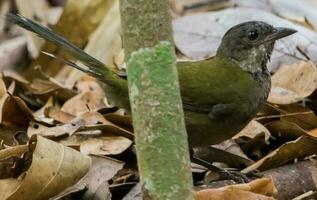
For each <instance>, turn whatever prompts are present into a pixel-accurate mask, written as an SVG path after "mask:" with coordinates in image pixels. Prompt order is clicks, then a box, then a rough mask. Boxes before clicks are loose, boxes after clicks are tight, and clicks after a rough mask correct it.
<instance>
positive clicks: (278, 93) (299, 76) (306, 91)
mask: <svg viewBox="0 0 317 200" xmlns="http://www.w3.org/2000/svg"><path fill="white" fill-rule="evenodd" d="M316 84H317V69H316V66H315V64H314V63H313V62H311V61H308V62H304V61H302V62H299V63H296V64H292V65H282V66H281V67H280V68H279V69H278V70H277V71H276V73H275V74H274V75H273V76H272V88H271V92H270V95H269V98H268V101H269V102H270V103H273V104H282V105H285V104H291V103H295V102H298V101H300V100H302V99H304V98H305V97H308V96H309V95H311V94H312V93H313V92H314V91H315V89H316Z"/></svg>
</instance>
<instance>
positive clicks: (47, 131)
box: [27, 120, 84, 137]
mask: <svg viewBox="0 0 317 200" xmlns="http://www.w3.org/2000/svg"><path fill="white" fill-rule="evenodd" d="M83 125H84V121H82V120H79V121H77V122H73V123H70V124H64V125H57V126H53V127H46V126H44V125H42V124H40V123H37V122H30V126H29V128H28V130H27V134H28V136H29V137H31V136H33V135H41V136H45V137H58V136H63V135H69V136H71V135H73V134H74V133H75V132H76V131H77V130H78V129H79V128H80V127H81V126H83Z"/></svg>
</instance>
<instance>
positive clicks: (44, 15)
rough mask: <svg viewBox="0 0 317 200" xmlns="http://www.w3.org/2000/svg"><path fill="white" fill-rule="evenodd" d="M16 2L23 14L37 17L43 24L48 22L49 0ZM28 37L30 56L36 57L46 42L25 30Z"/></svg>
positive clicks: (18, 0)
mask: <svg viewBox="0 0 317 200" xmlns="http://www.w3.org/2000/svg"><path fill="white" fill-rule="evenodd" d="M15 4H16V6H17V8H18V10H19V13H21V14H22V15H23V16H25V17H28V18H31V19H32V18H33V17H35V16H36V17H37V18H38V19H39V20H41V22H42V23H43V24H45V25H46V24H47V22H48V21H47V19H48V10H49V6H48V2H47V1H45V0H30V1H28V3H26V2H25V1H23V0H15ZM25 34H26V36H27V39H28V49H29V53H30V56H31V57H32V58H36V57H37V56H38V55H39V51H40V49H41V47H42V45H43V44H44V41H43V40H42V39H40V38H39V37H37V36H35V35H34V34H32V33H30V32H25Z"/></svg>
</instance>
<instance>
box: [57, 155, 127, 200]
mask: <svg viewBox="0 0 317 200" xmlns="http://www.w3.org/2000/svg"><path fill="white" fill-rule="evenodd" d="M91 158H92V167H91V168H90V170H89V172H88V173H87V174H86V176H84V177H83V178H82V179H81V180H80V181H79V182H78V183H76V184H75V185H74V186H71V187H70V188H67V189H66V190H65V191H64V192H62V193H61V194H59V195H57V196H56V197H53V198H52V200H59V199H65V198H66V197H67V196H68V195H69V194H71V193H76V192H78V191H82V190H83V189H85V188H86V189H87V190H86V191H85V193H84V194H83V197H82V198H81V199H82V200H98V198H97V197H98V196H99V197H102V198H101V199H105V200H106V199H107V200H108V199H109V200H110V199H111V193H110V191H109V188H108V181H109V180H110V179H111V178H113V176H114V175H115V174H116V173H117V172H118V171H119V170H120V169H122V167H123V165H124V163H123V162H121V161H118V160H115V159H112V158H108V157H99V156H91Z"/></svg>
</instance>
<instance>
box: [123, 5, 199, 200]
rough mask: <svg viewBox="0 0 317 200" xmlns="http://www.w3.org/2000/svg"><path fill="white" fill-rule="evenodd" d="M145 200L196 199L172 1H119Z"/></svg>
mask: <svg viewBox="0 0 317 200" xmlns="http://www.w3.org/2000/svg"><path fill="white" fill-rule="evenodd" d="M120 10H121V19H122V32H123V45H124V49H125V53H126V61H127V65H128V74H129V76H128V82H129V93H130V102H131V109H132V115H133V125H134V130H135V142H136V149H137V157H138V165H139V171H140V174H141V182H142V186H143V198H144V199H160V200H161V199H162V200H168V199H173V200H178V199H179V200H186V199H188V200H189V199H194V195H193V191H192V177H191V170H190V160H189V154H188V144H187V135H186V130H185V123H184V114H183V110H182V106H181V105H182V103H181V98H180V92H179V84H178V75H177V69H176V65H175V64H176V57H175V52H174V46H173V40H172V24H171V17H170V15H169V8H168V0H159V1H158V0H146V1H144V0H121V1H120Z"/></svg>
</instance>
